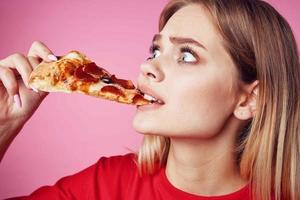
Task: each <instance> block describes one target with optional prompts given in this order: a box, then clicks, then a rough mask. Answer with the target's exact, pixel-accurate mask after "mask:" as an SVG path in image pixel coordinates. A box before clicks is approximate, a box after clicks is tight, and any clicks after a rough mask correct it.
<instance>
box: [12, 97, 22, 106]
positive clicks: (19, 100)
mask: <svg viewBox="0 0 300 200" xmlns="http://www.w3.org/2000/svg"><path fill="white" fill-rule="evenodd" d="M14 102H15V104H17V106H18V107H19V108H21V107H22V106H21V99H20V96H19V95H18V94H16V95H14Z"/></svg>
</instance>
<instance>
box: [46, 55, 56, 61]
mask: <svg viewBox="0 0 300 200" xmlns="http://www.w3.org/2000/svg"><path fill="white" fill-rule="evenodd" d="M47 57H48V59H49V60H52V61H57V58H56V56H55V55H53V54H49V55H48V56H47Z"/></svg>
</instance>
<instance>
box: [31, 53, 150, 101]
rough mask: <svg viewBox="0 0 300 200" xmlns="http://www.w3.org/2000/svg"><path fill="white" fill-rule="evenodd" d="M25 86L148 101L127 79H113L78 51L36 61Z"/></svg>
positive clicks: (115, 99) (49, 90)
mask: <svg viewBox="0 0 300 200" xmlns="http://www.w3.org/2000/svg"><path fill="white" fill-rule="evenodd" d="M29 86H30V87H32V88H33V89H37V90H41V91H45V92H66V93H73V92H76V93H83V94H86V95H90V96H94V97H99V98H104V99H108V100H113V101H117V102H120V103H126V104H134V105H146V104H149V103H151V101H150V100H147V99H145V98H144V96H143V93H142V92H140V91H139V90H138V89H136V88H135V86H134V85H133V83H132V82H131V81H130V80H124V79H119V78H117V77H116V76H115V75H112V74H110V73H109V72H108V71H107V70H105V69H104V68H101V67H99V66H97V65H96V64H95V63H94V62H92V61H91V60H90V59H88V58H87V57H86V56H85V55H84V54H82V53H80V52H78V51H71V52H69V53H68V54H66V55H65V56H62V57H59V59H58V60H57V61H54V62H42V63H40V64H39V65H38V66H37V67H36V68H35V69H34V70H33V71H32V73H31V75H30V78H29Z"/></svg>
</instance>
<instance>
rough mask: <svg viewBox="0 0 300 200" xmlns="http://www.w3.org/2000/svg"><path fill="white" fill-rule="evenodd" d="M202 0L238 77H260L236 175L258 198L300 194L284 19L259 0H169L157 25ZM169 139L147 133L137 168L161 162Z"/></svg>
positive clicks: (296, 70)
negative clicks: (255, 101) (247, 181)
mask: <svg viewBox="0 0 300 200" xmlns="http://www.w3.org/2000/svg"><path fill="white" fill-rule="evenodd" d="M190 4H201V5H202V6H204V7H205V8H206V9H207V10H208V11H209V13H210V14H211V16H212V19H213V23H214V24H215V26H216V28H217V30H218V31H219V33H220V34H221V35H222V37H223V45H224V47H225V49H226V50H227V51H228V53H229V54H230V56H231V58H232V60H233V61H234V63H235V65H236V67H237V69H238V70H239V74H240V79H241V80H242V81H243V82H245V83H251V82H253V81H255V80H258V81H259V95H258V100H257V105H258V107H257V110H256V114H255V117H254V118H253V119H252V121H251V122H250V123H249V124H248V125H247V126H246V127H244V130H246V131H242V132H241V133H240V134H239V137H238V138H237V141H238V142H237V151H239V153H238V155H237V161H238V164H239V166H240V172H241V175H242V176H243V177H245V178H247V179H248V180H249V181H250V184H251V190H252V197H253V199H257V200H270V199H271V195H274V196H275V199H276V200H279V199H284V200H296V199H297V198H299V197H300V182H299V180H300V135H299V133H300V125H299V123H300V104H299V99H300V65H299V55H298V50H297V45H296V42H295V38H294V36H293V33H292V30H291V28H290V26H289V24H288V23H287V22H286V20H285V19H284V18H283V17H282V16H281V15H280V14H279V13H278V12H277V11H276V10H275V9H274V8H273V7H272V6H271V5H269V4H268V3H266V2H264V1H260V0H173V1H170V2H169V3H168V4H167V6H166V7H165V8H164V10H163V11H162V13H161V16H160V21H159V30H162V29H163V27H164V26H165V24H166V23H167V21H168V20H169V19H170V17H171V16H172V15H173V14H174V13H175V12H176V11H178V10H179V9H180V8H182V7H184V6H187V5H190ZM169 146H170V139H169V138H166V137H162V136H154V135H146V136H144V140H143V144H142V146H141V148H140V151H139V153H138V164H139V166H140V169H141V171H142V173H146V174H151V173H153V172H154V171H155V169H156V168H155V166H159V167H161V166H164V165H165V164H166V159H167V156H168V150H169Z"/></svg>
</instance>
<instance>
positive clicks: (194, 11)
mask: <svg viewBox="0 0 300 200" xmlns="http://www.w3.org/2000/svg"><path fill="white" fill-rule="evenodd" d="M161 34H162V35H165V36H180V37H189V38H193V39H195V40H197V41H199V42H201V43H202V44H203V45H204V46H206V48H207V49H208V50H209V49H213V48H214V45H215V44H216V43H217V42H221V37H220V35H219V34H218V32H217V30H216V28H215V26H214V24H213V22H212V20H211V16H210V14H209V12H208V11H207V10H206V9H205V8H203V7H202V6H201V5H196V4H194V5H189V6H186V7H183V8H181V9H180V10H178V11H177V12H176V13H175V14H174V15H173V16H172V17H171V18H170V19H169V21H168V22H167V24H166V25H165V27H164V28H163V30H162V31H161Z"/></svg>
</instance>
